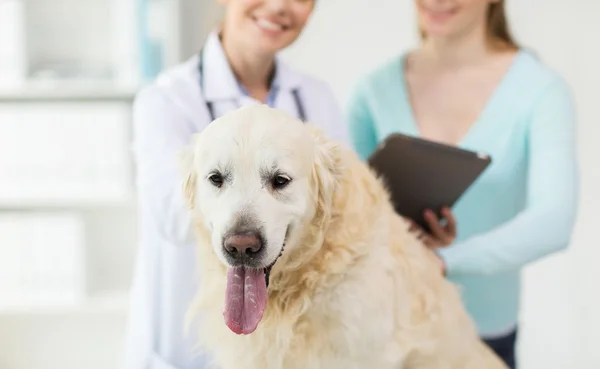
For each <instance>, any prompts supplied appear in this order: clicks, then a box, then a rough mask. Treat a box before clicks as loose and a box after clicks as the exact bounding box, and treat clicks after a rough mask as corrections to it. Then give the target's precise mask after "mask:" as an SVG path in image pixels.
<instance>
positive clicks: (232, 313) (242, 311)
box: [223, 267, 267, 334]
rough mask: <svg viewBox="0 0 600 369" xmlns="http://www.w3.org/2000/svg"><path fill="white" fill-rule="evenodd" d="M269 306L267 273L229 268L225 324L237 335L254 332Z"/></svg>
mask: <svg viewBox="0 0 600 369" xmlns="http://www.w3.org/2000/svg"><path fill="white" fill-rule="evenodd" d="M266 306H267V284H266V282H265V272H264V271H263V270H262V269H260V270H256V269H249V268H245V267H235V268H229V270H228V271H227V289H226V291H225V310H224V311H223V316H224V317H225V324H227V326H228V327H229V329H231V330H232V331H233V332H235V333H236V334H250V333H252V332H254V330H255V329H256V327H257V326H258V323H259V322H260V321H261V319H262V316H263V312H264V310H265V307H266Z"/></svg>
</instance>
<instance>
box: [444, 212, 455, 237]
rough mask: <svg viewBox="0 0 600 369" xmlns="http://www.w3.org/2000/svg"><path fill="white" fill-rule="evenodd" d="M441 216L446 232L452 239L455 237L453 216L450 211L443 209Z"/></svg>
mask: <svg viewBox="0 0 600 369" xmlns="http://www.w3.org/2000/svg"><path fill="white" fill-rule="evenodd" d="M442 214H443V215H444V218H446V221H447V222H448V223H447V224H446V232H447V233H448V234H450V235H451V236H452V238H454V237H456V218H454V214H452V210H450V208H448V207H445V208H443V209H442Z"/></svg>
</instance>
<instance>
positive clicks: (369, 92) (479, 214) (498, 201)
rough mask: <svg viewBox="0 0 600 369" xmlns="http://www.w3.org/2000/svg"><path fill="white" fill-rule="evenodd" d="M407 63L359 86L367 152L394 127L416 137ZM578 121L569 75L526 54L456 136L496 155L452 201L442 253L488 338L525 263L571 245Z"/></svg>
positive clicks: (356, 116) (359, 146) (354, 104)
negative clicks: (453, 225)
mask: <svg viewBox="0 0 600 369" xmlns="http://www.w3.org/2000/svg"><path fill="white" fill-rule="evenodd" d="M403 62H404V55H400V56H398V57H396V58H393V59H392V60H391V61H388V62H386V63H385V64H383V65H381V66H379V67H378V68H376V70H374V71H372V72H370V73H369V74H368V75H367V76H366V77H364V78H363V79H362V80H361V81H360V82H359V84H358V86H357V88H356V90H355V91H354V95H353V97H352V99H351V101H350V103H349V111H348V120H349V124H350V134H351V137H352V141H353V144H354V147H355V149H356V150H357V152H358V153H359V155H360V157H361V158H362V159H366V158H367V157H368V156H369V155H370V154H371V153H372V152H373V150H374V149H375V147H376V145H377V144H378V143H379V142H380V141H381V140H383V139H384V138H385V137H386V136H387V135H388V134H390V133H392V132H400V133H404V134H409V135H412V136H418V129H417V125H416V123H415V121H414V119H413V116H412V110H411V106H410V104H409V98H408V93H407V89H406V81H405V79H404V74H403V72H402V70H403ZM575 119H576V117H575V109H574V103H573V98H572V95H571V92H570V89H569V88H568V86H567V85H566V83H565V82H564V81H563V79H562V78H561V77H560V76H559V75H558V74H557V73H555V72H554V71H552V70H551V69H549V68H548V67H546V66H545V65H543V64H542V63H541V62H540V61H539V60H538V59H537V58H536V57H535V56H534V55H532V54H531V53H529V52H527V51H520V52H519V53H518V54H517V56H516V58H515V60H514V61H513V64H512V66H511V68H510V70H509V71H508V72H507V74H506V75H505V76H504V78H503V80H502V81H501V83H500V85H499V86H498V87H497V89H496V91H495V92H494V94H493V96H492V98H491V99H490V100H489V101H488V103H487V105H486V107H485V109H484V111H483V112H482V114H481V115H480V117H479V119H478V120H477V121H476V122H474V124H473V126H472V127H471V129H470V130H469V132H468V134H467V135H466V136H465V137H464V138H463V139H462V140H461V141H460V143H459V147H462V148H465V149H470V150H475V151H482V152H486V153H488V154H490V155H491V157H492V164H491V165H490V166H489V167H488V168H487V169H486V170H485V171H484V173H483V174H482V175H481V176H480V177H479V178H478V179H477V181H476V182H475V183H474V184H473V185H472V186H471V187H470V188H469V189H468V190H467V192H466V193H464V194H463V196H462V197H461V198H460V199H459V201H458V202H457V203H456V204H455V206H454V207H453V212H454V214H455V216H456V217H457V223H458V224H457V227H458V229H457V233H458V234H457V239H456V241H455V242H454V243H453V244H452V245H450V246H448V247H445V248H442V249H440V255H441V256H442V257H443V259H444V260H445V262H446V264H447V270H448V278H449V279H450V280H451V281H453V282H456V283H457V284H458V285H459V286H460V287H461V290H462V296H463V299H464V302H465V304H466V307H467V309H468V311H469V312H470V314H471V316H472V317H473V318H474V320H475V322H476V323H477V325H478V328H479V331H480V334H481V335H483V336H492V335H497V334H500V333H501V332H506V331H507V330H509V329H511V327H513V326H514V325H515V324H516V323H517V320H518V308H519V302H520V301H519V295H520V293H521V291H520V284H521V279H520V269H521V268H522V267H523V266H524V265H525V264H527V263H529V262H532V261H535V260H538V259H540V258H542V257H544V256H546V255H548V254H550V253H553V252H556V251H559V250H562V249H564V248H566V247H567V245H568V244H569V242H570V237H571V232H572V229H573V225H574V222H575V218H576V213H577V202H578V185H579V177H578V175H579V169H578V162H577V156H576V144H575V141H576V132H575V131H576V130H575V128H576V127H575ZM406 159H407V160H408V158H406ZM406 180H410V178H407V179H406Z"/></svg>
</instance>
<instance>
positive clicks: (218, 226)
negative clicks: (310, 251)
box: [182, 105, 336, 334]
mask: <svg viewBox="0 0 600 369" xmlns="http://www.w3.org/2000/svg"><path fill="white" fill-rule="evenodd" d="M335 152H336V150H335V144H334V143H332V142H330V141H325V140H323V137H322V135H321V134H320V132H319V131H318V130H315V129H314V128H312V127H311V128H309V127H308V126H305V124H304V123H303V122H301V121H299V120H298V119H296V118H293V117H291V116H289V115H287V114H286V113H284V112H282V111H279V110H276V109H273V108H269V107H267V106H266V105H251V106H248V107H244V108H241V109H238V110H236V111H233V112H231V113H228V114H226V115H224V116H222V117H221V118H219V119H217V120H215V121H214V122H212V123H211V124H210V126H208V127H207V128H206V129H205V130H204V131H203V132H202V133H200V134H199V135H197V136H196V137H195V139H194V142H193V144H192V145H191V146H190V147H189V148H188V149H186V150H185V151H184V152H183V155H182V159H183V160H182V162H183V167H184V173H185V182H184V189H183V190H184V194H185V196H186V198H187V200H188V202H189V205H190V208H191V209H192V214H193V217H194V219H195V221H196V222H197V223H199V225H200V226H203V227H205V228H206V230H207V231H208V233H209V234H210V235H211V236H210V237H211V241H210V243H211V246H212V248H213V251H214V254H215V255H216V256H217V258H218V259H219V260H220V262H221V263H223V264H224V265H225V266H226V267H227V270H228V273H227V279H228V280H227V291H226V301H225V305H226V306H225V313H224V314H225V318H226V322H227V325H228V326H229V327H230V328H231V329H232V330H233V331H234V332H236V333H243V334H248V333H251V332H252V331H254V329H256V326H257V325H258V323H259V321H260V320H261V319H262V312H263V310H264V308H265V307H266V296H267V292H266V288H267V285H268V281H269V272H270V270H271V268H272V267H273V265H274V264H275V263H276V262H277V260H278V258H279V257H280V256H281V255H282V253H283V252H284V251H291V249H293V248H295V247H297V245H298V240H299V239H300V238H301V236H302V233H303V232H305V230H306V227H307V226H308V225H309V224H311V223H312V222H313V221H314V219H315V218H316V217H318V216H322V214H321V213H322V212H323V209H327V208H328V207H329V204H330V202H331V200H332V197H333V192H334V191H335V182H336V178H335V159H334V153H335Z"/></svg>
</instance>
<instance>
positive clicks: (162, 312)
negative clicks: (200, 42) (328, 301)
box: [124, 0, 347, 369]
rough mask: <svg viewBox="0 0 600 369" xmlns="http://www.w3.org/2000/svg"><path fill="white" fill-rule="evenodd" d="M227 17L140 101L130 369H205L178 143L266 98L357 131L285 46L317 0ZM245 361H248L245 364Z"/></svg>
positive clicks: (342, 131)
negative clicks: (194, 318)
mask: <svg viewBox="0 0 600 369" xmlns="http://www.w3.org/2000/svg"><path fill="white" fill-rule="evenodd" d="M221 3H223V4H224V6H225V7H226V9H225V17H224V20H223V22H222V25H221V26H220V27H219V28H218V29H216V30H214V32H213V33H212V34H210V36H209V37H208V39H207V41H206V44H205V45H204V47H203V48H202V50H201V51H200V52H199V53H198V54H197V55H195V56H194V57H192V58H191V59H189V60H188V61H186V62H184V63H182V64H181V65H178V66H176V67H175V68H173V69H172V70H169V71H166V72H164V73H163V74H162V75H160V76H159V77H158V78H157V80H156V81H155V83H153V84H152V85H150V86H149V87H146V88H144V89H143V90H142V91H141V92H140V93H139V95H138V96H137V98H136V101H135V106H134V151H135V153H134V154H135V159H136V164H137V169H138V172H137V186H138V190H139V214H140V226H141V227H140V235H139V236H140V239H141V244H140V247H139V251H138V252H139V254H138V259H137V264H136V269H135V275H134V281H133V289H132V294H133V296H132V300H131V309H130V315H129V326H128V337H127V341H128V342H127V350H126V357H125V359H126V360H125V365H124V368H125V369H159V368H160V369H192V368H193V369H202V368H204V367H205V359H206V356H205V355H197V354H196V353H195V352H193V346H194V345H195V341H194V335H193V329H191V330H190V334H189V336H188V335H186V332H185V330H184V329H185V327H184V323H185V313H186V310H187V309H188V307H189V305H190V303H191V300H192V297H193V295H194V292H195V288H196V287H195V286H196V283H195V279H196V276H197V271H196V270H195V260H194V258H195V256H194V254H195V252H194V247H195V246H194V241H193V235H192V233H191V232H190V222H189V219H188V214H187V211H186V208H185V206H184V204H183V201H182V197H181V193H180V186H181V183H182V177H181V174H180V173H179V171H178V163H177V159H176V156H177V153H178V152H179V151H180V149H181V148H182V147H183V146H185V145H187V144H188V143H189V141H190V137H191V136H192V135H193V134H194V133H195V132H199V131H201V130H202V129H204V128H205V127H206V126H207V125H208V124H210V123H211V121H212V120H213V119H215V118H216V117H219V116H221V115H222V114H224V113H226V112H228V111H231V110H233V109H237V108H238V107H240V106H243V105H247V104H256V103H266V104H268V105H270V106H273V107H276V108H280V109H282V110H284V111H287V112H288V113H291V114H293V115H294V116H296V117H298V118H301V119H303V120H310V121H311V122H314V123H316V124H321V125H322V127H323V128H324V129H325V130H326V131H327V132H328V133H329V134H330V135H331V136H332V137H334V138H337V139H339V140H342V141H346V140H347V134H346V129H347V126H346V124H345V123H343V113H342V112H341V110H339V109H338V106H337V102H336V101H335V99H334V95H333V93H332V91H331V90H330V88H329V87H328V86H327V85H326V84H325V83H323V82H322V81H320V80H317V79H315V78H311V77H309V76H306V75H303V74H300V73H298V72H296V71H293V70H291V69H290V68H288V67H287V66H286V65H285V64H283V63H282V62H280V61H279V60H278V58H277V53H278V52H279V51H281V50H282V49H284V48H285V47H287V46H288V45H290V44H292V43H293V42H294V41H295V40H296V39H297V38H298V36H299V35H300V33H301V32H302V29H303V28H304V27H305V25H306V23H307V21H308V20H309V17H310V15H311V13H312V11H313V8H314V5H315V4H314V1H313V0H221ZM242 364H243V363H240V365H242Z"/></svg>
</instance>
